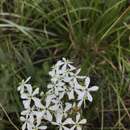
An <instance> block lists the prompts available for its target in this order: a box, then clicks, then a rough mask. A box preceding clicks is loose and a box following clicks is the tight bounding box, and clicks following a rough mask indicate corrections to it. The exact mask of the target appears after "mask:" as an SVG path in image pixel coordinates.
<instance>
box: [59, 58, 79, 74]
mask: <svg viewBox="0 0 130 130" xmlns="http://www.w3.org/2000/svg"><path fill="white" fill-rule="evenodd" d="M62 61H63V65H62V68H61V70H62V71H63V72H64V71H65V70H67V69H68V68H69V69H70V70H71V71H72V70H75V69H76V68H75V67H74V66H73V65H71V64H72V63H73V62H70V61H69V60H67V59H66V58H62Z"/></svg>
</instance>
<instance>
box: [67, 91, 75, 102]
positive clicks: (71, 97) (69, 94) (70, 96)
mask: <svg viewBox="0 0 130 130" xmlns="http://www.w3.org/2000/svg"><path fill="white" fill-rule="evenodd" d="M68 96H69V100H71V99H74V91H73V90H71V91H70V92H69V93H68Z"/></svg>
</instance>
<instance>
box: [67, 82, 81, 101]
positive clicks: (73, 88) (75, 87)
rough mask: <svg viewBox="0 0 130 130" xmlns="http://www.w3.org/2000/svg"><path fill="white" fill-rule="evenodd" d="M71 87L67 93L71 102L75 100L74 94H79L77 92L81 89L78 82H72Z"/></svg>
mask: <svg viewBox="0 0 130 130" xmlns="http://www.w3.org/2000/svg"><path fill="white" fill-rule="evenodd" d="M69 85H70V86H68V87H66V93H67V95H68V98H69V100H71V99H75V95H74V93H77V91H78V90H79V89H81V86H80V85H79V84H78V82H73V81H70V82H69Z"/></svg>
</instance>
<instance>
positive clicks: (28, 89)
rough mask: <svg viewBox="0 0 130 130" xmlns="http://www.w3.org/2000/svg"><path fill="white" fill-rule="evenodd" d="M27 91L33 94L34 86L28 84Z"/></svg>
mask: <svg viewBox="0 0 130 130" xmlns="http://www.w3.org/2000/svg"><path fill="white" fill-rule="evenodd" d="M27 91H28V93H29V94H30V95H31V94H32V86H31V85H28V86H27Z"/></svg>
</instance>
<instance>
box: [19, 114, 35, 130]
mask: <svg viewBox="0 0 130 130" xmlns="http://www.w3.org/2000/svg"><path fill="white" fill-rule="evenodd" d="M20 120H21V121H22V122H24V123H23V125H22V130H26V128H27V130H32V126H33V122H34V118H33V116H31V115H30V116H29V117H24V116H21V117H20Z"/></svg>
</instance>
